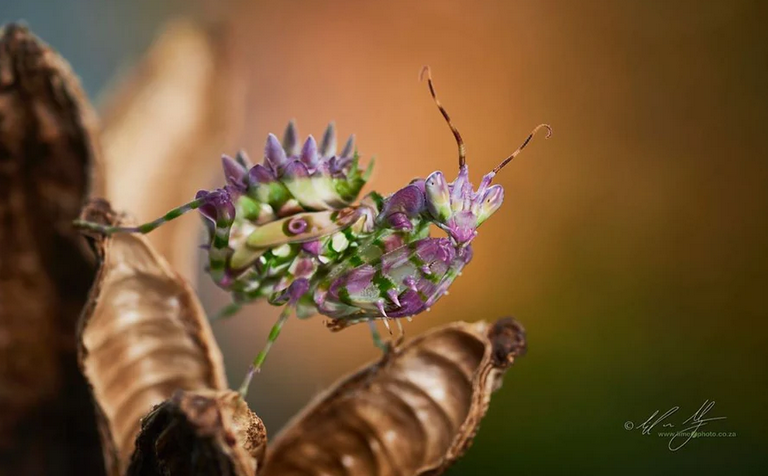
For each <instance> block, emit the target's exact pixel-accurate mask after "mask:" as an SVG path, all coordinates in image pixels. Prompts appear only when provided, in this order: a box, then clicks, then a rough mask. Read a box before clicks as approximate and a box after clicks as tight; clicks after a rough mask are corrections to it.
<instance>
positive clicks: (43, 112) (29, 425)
mask: <svg viewBox="0 0 768 476" xmlns="http://www.w3.org/2000/svg"><path fill="white" fill-rule="evenodd" d="M95 122H96V121H95V116H94V114H93V112H92V110H91V107H90V104H89V103H88V101H87V99H86V98H85V96H84V94H83V92H82V90H81V88H80V84H79V81H78V80H77V78H76V77H75V76H74V75H73V73H72V72H71V70H70V68H69V65H68V64H67V63H66V62H65V61H64V60H63V59H62V58H61V57H60V56H59V55H58V54H56V52H55V51H53V50H52V49H50V48H49V47H48V46H47V45H45V44H44V43H43V42H42V41H40V40H39V39H38V38H36V37H35V36H34V35H33V34H32V33H30V32H29V30H27V29H26V28H25V27H22V26H18V25H8V26H6V27H4V28H3V29H2V30H0V409H2V410H0V461H2V462H3V470H4V471H7V474H25V475H35V474H46V475H54V476H55V475H65V474H95V475H98V474H103V464H102V463H101V452H100V451H99V448H98V445H99V442H98V435H97V432H96V424H95V418H94V414H93V410H92V408H91V405H90V402H89V401H88V390H87V386H86V383H85V381H84V380H83V378H82V376H81V375H80V373H79V371H78V368H77V359H76V351H75V349H76V345H75V325H76V321H77V317H78V316H79V313H80V310H81V309H82V306H83V304H84V303H85V300H86V297H87V294H88V288H89V286H90V284H91V281H92V280H93V275H94V271H95V268H94V264H93V259H92V257H91V256H90V253H88V252H87V249H85V246H84V243H83V242H82V239H81V238H80V237H79V236H78V234H77V233H76V232H75V231H74V230H73V229H72V227H71V222H72V220H73V219H75V218H76V217H77V215H78V213H79V211H80V207H81V205H82V202H83V199H84V197H85V196H86V195H87V193H88V189H89V187H90V186H91V178H90V176H89V174H90V173H91V170H92V169H93V168H94V167H95V165H96V164H97V159H98V157H97V156H98V143H97V142H98V141H97V139H96V134H95V129H96V127H95ZM96 188H98V187H96Z"/></svg>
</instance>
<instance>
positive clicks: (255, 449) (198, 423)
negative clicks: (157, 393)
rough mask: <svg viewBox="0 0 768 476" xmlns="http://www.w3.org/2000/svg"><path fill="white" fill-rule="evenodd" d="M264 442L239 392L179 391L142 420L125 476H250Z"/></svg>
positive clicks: (260, 428) (263, 432) (257, 421)
mask: <svg viewBox="0 0 768 476" xmlns="http://www.w3.org/2000/svg"><path fill="white" fill-rule="evenodd" d="M266 443H267V434H266V429H265V428H264V424H263V423H262V422H261V420H260V419H259V418H258V417H257V416H256V415H255V414H254V413H253V412H251V411H250V410H249V409H248V405H247V404H246V403H245V401H244V400H243V399H242V398H240V394H238V393H237V392H232V391H223V392H222V391H218V392H217V391H200V392H183V391H178V392H176V393H175V394H174V395H173V397H172V398H171V399H169V400H166V401H165V402H163V403H161V404H160V405H158V406H156V407H155V408H154V409H153V410H152V411H151V412H150V414H149V415H147V417H146V418H144V419H143V420H142V426H141V433H139V436H138V438H137V439H136V451H135V453H134V455H133V459H132V460H131V465H130V467H129V468H128V475H129V476H130V475H136V476H138V475H141V476H154V475H158V476H161V475H162V476H165V475H169V474H179V475H181V474H185V475H186V474H196V475H211V476H229V475H232V476H248V475H254V474H255V473H256V465H257V462H258V461H260V460H261V459H262V458H263V455H264V450H265V448H266Z"/></svg>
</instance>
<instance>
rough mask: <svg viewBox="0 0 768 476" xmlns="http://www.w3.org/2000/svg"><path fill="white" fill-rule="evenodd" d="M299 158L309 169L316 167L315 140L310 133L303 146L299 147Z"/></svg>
mask: <svg viewBox="0 0 768 476" xmlns="http://www.w3.org/2000/svg"><path fill="white" fill-rule="evenodd" d="M299 160H301V161H302V162H303V163H304V164H305V165H306V166H307V167H308V168H309V169H314V168H315V167H317V162H318V157H317V142H316V141H315V138H314V137H312V136H311V135H310V136H309V137H307V141H306V142H304V147H302V148H301V155H300V156H299Z"/></svg>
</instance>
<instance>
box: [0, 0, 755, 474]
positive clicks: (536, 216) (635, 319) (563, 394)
mask: <svg viewBox="0 0 768 476" xmlns="http://www.w3.org/2000/svg"><path fill="white" fill-rule="evenodd" d="M58 3H60V4H61V5H58V6H56V7H54V10H53V11H51V10H48V9H47V7H45V6H44V5H45V2H43V1H31V2H28V3H27V4H25V5H24V6H21V5H14V6H10V5H3V6H0V18H2V20H3V21H9V20H16V19H18V18H25V19H26V20H28V22H29V23H30V26H31V27H32V29H33V30H34V31H35V32H36V33H37V34H38V35H40V36H41V37H42V38H43V39H45V40H46V41H48V42H49V43H51V44H52V45H53V46H54V47H56V48H57V49H59V50H60V51H61V52H62V54H63V55H64V56H65V57H66V58H68V59H69V60H70V61H71V62H72V64H73V67H74V69H75V71H78V72H79V73H80V74H81V75H82V76H83V81H84V84H85V86H86V88H87V89H88V90H89V92H90V93H91V95H92V97H99V93H100V91H101V90H102V89H103V88H104V86H105V84H107V83H108V82H109V80H110V79H112V78H113V77H116V76H117V75H118V74H119V73H120V72H121V69H120V68H118V65H128V64H130V63H131V61H132V60H135V59H136V58H137V57H138V55H140V53H141V51H143V49H144V48H146V47H147V45H149V43H150V41H151V39H152V36H153V35H154V33H155V32H156V28H157V27H158V26H159V25H161V24H162V22H163V20H164V19H166V18H170V17H172V16H174V15H176V14H179V13H184V12H187V11H192V12H193V14H198V15H200V14H201V13H202V14H203V15H214V16H215V15H219V16H222V17H225V16H227V15H226V12H231V11H237V15H236V16H237V18H238V20H237V21H236V22H234V23H233V24H231V25H229V26H228V28H232V34H233V35H235V37H237V38H239V40H238V41H239V42H240V44H246V45H249V46H248V48H247V54H246V55H245V56H244V62H245V63H246V64H245V65H244V66H246V67H247V68H246V69H247V71H248V78H247V80H248V85H249V88H248V91H249V92H248V94H247V95H246V96H245V97H243V99H242V100H243V101H244V103H245V104H246V105H247V133H246V134H244V135H243V137H241V138H240V140H239V141H238V143H236V144H235V143H233V144H232V149H231V150H226V151H222V152H227V153H230V154H231V153H234V152H235V151H236V150H237V149H238V148H240V147H243V148H245V149H246V150H248V151H249V152H250V153H251V156H252V157H253V158H258V157H259V156H260V155H261V150H262V148H263V143H264V139H265V138H266V135H267V133H268V132H276V133H281V132H282V130H283V128H284V127H285V124H286V123H287V121H288V120H289V119H291V118H295V119H296V120H297V124H298V127H299V131H300V133H301V134H302V136H304V135H306V134H309V133H312V134H313V135H315V137H318V136H320V135H321V134H322V132H323V130H324V127H325V125H326V124H327V122H328V121H330V120H335V121H336V124H337V129H338V130H339V132H340V134H341V136H343V137H340V140H343V138H345V137H346V135H348V134H350V133H355V134H356V135H357V139H358V141H357V144H358V148H359V151H360V153H361V154H362V156H363V157H364V158H369V157H371V156H375V157H376V158H377V164H376V169H375V172H374V178H373V180H372V182H371V184H370V186H369V188H368V189H369V190H373V189H375V190H377V191H379V192H382V193H391V192H394V191H395V190H397V189H398V188H399V187H401V186H403V185H405V184H407V183H408V181H410V180H411V179H412V178H414V177H425V176H426V175H427V174H429V173H430V172H432V171H434V170H443V171H444V172H446V175H448V176H452V175H453V174H455V172H456V169H457V166H456V162H457V161H456V156H457V154H456V145H455V143H454V141H453V138H452V136H451V134H450V132H449V130H448V128H447V127H446V125H445V123H444V122H443V120H442V118H441V117H440V114H439V113H438V111H437V109H436V108H435V106H434V104H433V103H432V100H431V98H430V97H429V94H428V92H427V88H426V84H423V83H419V81H418V72H419V70H420V68H421V67H422V65H425V64H428V65H430V66H431V68H432V72H433V76H434V79H435V86H436V89H437V92H438V94H439V97H440V98H441V100H442V102H443V104H444V105H445V106H446V108H447V109H448V111H449V112H450V114H451V117H452V118H453V120H454V123H455V124H456V125H457V127H458V128H459V130H460V131H461V133H462V135H463V137H464V140H465V142H466V144H467V150H468V164H469V166H470V173H471V176H472V178H473V180H474V181H475V182H477V181H478V180H479V178H480V177H481V176H482V174H484V173H486V172H487V171H489V170H490V169H491V168H493V167H494V166H495V165H496V164H497V163H498V162H499V161H500V160H501V159H503V158H504V157H506V156H507V155H508V154H509V153H510V152H512V151H513V150H514V149H515V148H517V147H518V145H520V143H521V141H522V140H523V139H524V138H525V137H526V135H527V134H528V132H529V131H530V130H531V129H532V128H533V127H534V126H535V125H537V124H539V123H540V122H547V123H549V124H551V125H552V126H553V128H554V132H555V133H554V135H553V137H552V138H551V139H550V140H546V141H545V140H543V136H540V137H537V138H536V139H535V140H534V141H533V142H532V143H531V145H530V146H529V147H528V148H527V149H526V151H525V152H523V153H522V154H521V155H520V156H519V157H518V158H517V159H515V161H514V162H513V163H512V164H510V166H508V167H507V168H506V169H505V170H504V171H503V172H502V173H501V174H500V176H499V177H498V179H497V183H500V184H502V185H503V186H504V187H505V189H506V203H505V204H504V206H503V207H502V208H501V210H500V211H499V212H497V213H496V214H495V215H494V217H493V218H492V219H490V220H489V221H488V222H487V223H486V224H484V225H483V226H482V228H481V229H480V235H479V236H478V238H477V239H476V240H475V245H474V250H475V256H474V259H473V261H472V263H471V264H470V265H469V266H468V267H467V269H466V270H465V272H464V275H463V277H461V278H460V279H458V280H457V282H456V283H455V284H454V286H453V287H452V288H451V293H450V295H449V296H446V297H444V298H443V299H442V300H441V301H440V302H439V303H438V304H437V305H436V306H434V308H433V309H432V311H431V312H430V313H424V314H422V315H419V316H417V317H416V319H415V320H414V322H413V323H410V324H408V323H406V332H407V334H410V335H415V334H418V333H420V332H422V331H424V330H426V329H429V328H431V327H433V326H436V325H438V324H442V323H446V322H450V321H454V320H468V321H474V320H478V319H495V318H498V317H501V316H505V315H513V316H515V317H516V318H517V319H518V320H520V321H521V322H522V323H523V324H524V325H525V327H526V328H527V330H528V341H529V353H528V355H527V356H526V357H525V358H524V359H521V360H520V361H518V363H516V365H515V366H514V367H513V368H512V369H511V371H510V372H509V374H508V375H507V377H506V380H505V383H504V387H503V388H502V389H501V390H500V391H499V392H498V393H497V394H496V395H495V396H494V400H493V401H492V405H491V408H490V413H489V415H488V417H487V419H486V420H485V421H484V423H483V425H482V427H481V431H480V433H479V434H478V436H477V439H476V441H475V445H474V447H473V449H472V450H470V451H469V453H468V455H467V456H466V457H465V458H464V459H463V460H462V461H461V463H460V464H459V465H458V466H457V467H456V468H454V469H453V470H452V471H451V474H467V475H469V474H472V475H475V474H511V473H513V472H514V473H515V474H542V473H553V472H557V473H582V472H589V473H592V474H598V473H606V474H615V473H619V472H620V473H622V474H640V473H646V474H647V473H649V472H651V473H652V474H664V473H670V474H671V473H672V472H678V471H680V470H686V469H696V471H697V473H710V472H711V473H712V474H715V473H727V474H750V473H751V474H760V473H761V472H764V471H765V470H766V468H767V467H768V456H767V453H766V452H765V448H766V445H767V444H768V438H767V437H766V436H765V432H764V429H763V427H764V423H765V422H766V421H768V411H767V409H768V407H766V405H765V391H766V389H768V367H767V366H766V357H768V352H767V351H766V345H765V342H766V337H765V336H766V330H768V324H766V319H765V318H766V317H768V312H767V310H768V302H767V299H766V289H768V252H767V250H768V220H766V217H768V187H766V184H767V183H768V181H767V179H768V146H767V145H766V132H768V131H766V123H767V119H768V117H766V116H768V101H766V99H768V93H766V85H767V84H768V41H766V38H765V36H764V29H765V25H764V19H765V18H766V15H765V13H766V12H765V11H764V9H762V10H763V11H761V8H760V7H759V6H758V4H757V3H756V2H750V1H735V2H693V1H683V2H673V3H670V2H643V1H625V2H608V1H604V2H595V1H590V2H566V1H542V2H465V1H442V2H437V1H433V2H352V1H349V2H342V1H337V2H324V3H321V2H308V1H292V2H229V3H227V2H224V3H215V4H214V3H211V4H204V3H198V4H195V5H194V6H189V5H188V4H186V3H181V2H176V3H167V4H159V5H158V4H155V3H154V2H150V1H149V0H142V1H139V2H135V4H134V5H133V6H132V7H130V8H129V7H127V6H126V5H125V4H121V3H119V2H116V1H111V2H99V3H98V4H97V2H92V1H88V0H67V1H62V2H58ZM62 5H69V7H66V6H62ZM59 9H61V10H59ZM222 12H224V13H222ZM211 160H212V161H216V160H218V158H217V157H211ZM221 182H222V177H221V176H220V175H217V176H214V177H211V180H210V183H208V184H200V188H203V187H206V186H210V187H213V186H218V185H219V184H220V183H221ZM138 218H139V219H141V220H148V219H151V218H154V217H150V216H146V217H144V216H139V217H138ZM186 219H187V220H193V218H186ZM200 269H201V270H202V264H201V268H200ZM197 287H198V289H199V291H200V294H201V296H202V298H203V300H204V304H205V306H206V308H207V310H208V311H209V313H213V312H215V311H216V310H218V309H219V307H220V306H222V305H223V304H225V303H226V302H228V297H227V296H226V295H225V294H224V293H223V292H221V291H219V290H218V289H216V288H215V287H214V286H213V285H212V284H211V283H210V282H209V281H208V280H207V276H205V275H204V274H203V273H202V272H201V274H200V276H199V279H198V282H197ZM277 312H278V310H277V309H274V308H270V307H269V306H267V305H255V306H251V307H249V308H248V309H247V310H246V311H245V312H243V313H241V315H238V316H237V317H235V318H233V319H232V320H231V321H229V322H223V323H218V324H215V325H214V330H215V332H216V334H217V337H218V338H219V342H220V344H221V346H222V349H223V350H224V352H225V359H226V362H227V367H228V372H229V376H230V382H231V383H232V385H237V384H238V383H239V380H240V379H241V378H242V376H243V375H244V373H245V370H246V368H247V365H248V362H249V361H250V359H251V358H252V357H253V356H254V355H255V353H256V352H257V351H258V350H259V349H260V348H261V346H262V344H263V342H264V340H265V339H266V335H267V332H268V329H269V327H270V326H271V325H272V323H273V321H274V319H275V318H276V317H277ZM322 321H323V318H322V317H315V318H313V319H310V320H308V321H304V322H300V321H298V320H292V321H290V322H289V323H288V325H287V326H286V328H285V330H284V332H283V334H282V335H281V337H280V340H279V342H278V343H277V345H276V346H275V348H274V350H273V351H272V353H271V354H270V357H269V360H268V362H267V365H266V367H265V370H264V371H263V372H262V374H261V375H259V376H258V377H257V379H256V380H255V382H254V384H253V386H252V390H251V395H250V397H249V400H250V402H251V404H252V405H251V406H252V408H254V410H255V411H256V412H257V413H258V414H259V415H261V416H262V417H263V418H264V421H265V423H266V424H267V427H268V428H269V429H270V431H271V433H272V434H273V435H274V434H275V432H276V431H277V429H278V428H279V427H280V426H281V425H282V424H284V423H285V421H286V420H287V419H288V418H289V417H290V416H291V415H293V414H294V413H295V412H296V411H297V410H298V409H299V408H301V407H302V406H303V405H304V404H305V403H306V402H307V400H308V399H310V398H311V397H312V396H313V395H315V394H316V393H317V392H319V391H320V390H321V389H323V388H324V387H326V386H328V385H329V384H330V383H331V382H332V381H334V380H335V379H336V378H338V377H339V376H340V375H342V374H344V373H346V372H348V371H349V370H351V369H354V368H356V367H358V366H360V365H362V364H363V363H365V362H366V361H368V360H370V359H372V358H374V357H376V353H377V351H376V350H375V349H374V348H373V346H372V344H371V341H370V338H369V335H368V330H367V328H366V327H365V326H358V327H355V328H351V329H349V330H345V331H343V332H341V333H335V334H332V333H329V332H328V331H327V330H325V329H324V326H323V323H322ZM705 400H714V401H716V405H715V407H714V408H713V410H712V412H711V414H710V415H709V416H726V417H727V419H726V420H724V421H718V422H713V423H712V424H711V425H710V427H711V429H712V430H713V431H727V432H735V433H736V434H737V436H736V437H731V438H703V439H698V440H695V441H691V442H689V444H688V445H686V446H685V447H684V448H682V449H681V450H680V451H677V452H670V451H669V450H668V448H667V440H666V439H664V438H660V437H657V436H656V435H648V436H643V435H641V434H640V433H639V432H638V431H627V430H625V429H624V423H625V422H627V421H631V422H635V423H638V424H639V423H640V422H642V421H644V420H645V419H646V418H648V416H650V415H651V413H652V412H653V411H655V410H660V411H661V412H662V413H663V412H664V411H666V410H667V409H669V408H670V407H673V406H675V405H679V406H680V407H681V408H680V412H679V414H680V415H685V416H684V417H683V418H681V419H680V421H682V420H683V419H684V418H686V417H688V416H690V415H691V414H692V413H693V412H694V411H695V410H696V409H698V408H699V407H700V406H701V405H702V403H703V402H704V401H705ZM707 429H709V428H707ZM763 474H764V473H763Z"/></svg>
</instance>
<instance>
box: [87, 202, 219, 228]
mask: <svg viewBox="0 0 768 476" xmlns="http://www.w3.org/2000/svg"><path fill="white" fill-rule="evenodd" d="M205 202H206V200H205V199H202V198H200V199H197V200H192V201H191V202H189V203H185V204H184V205H182V206H180V207H177V208H174V209H173V210H171V211H169V212H168V213H166V214H165V215H163V216H161V217H160V218H158V219H157V220H154V221H151V222H148V223H144V224H142V225H139V226H111V225H103V224H101V223H95V222H92V221H85V220H75V221H74V222H73V224H74V226H75V228H80V229H83V230H91V231H95V232H97V233H103V234H105V235H111V234H113V233H141V234H147V233H149V232H150V231H152V230H154V229H156V228H158V227H159V226H160V225H163V224H165V223H168V222H169V221H172V220H175V219H176V218H179V217H180V216H182V215H183V214H185V213H187V212H188V211H190V210H194V209H196V208H200V207H201V206H202V205H204V204H205Z"/></svg>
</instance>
